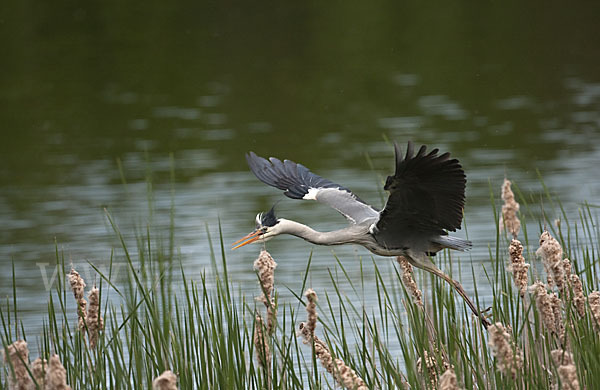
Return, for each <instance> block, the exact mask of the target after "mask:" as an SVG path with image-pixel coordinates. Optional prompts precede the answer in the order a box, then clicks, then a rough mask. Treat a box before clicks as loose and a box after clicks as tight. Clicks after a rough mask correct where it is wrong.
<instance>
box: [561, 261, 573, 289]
mask: <svg viewBox="0 0 600 390" xmlns="http://www.w3.org/2000/svg"><path fill="white" fill-rule="evenodd" d="M562 266H563V275H564V277H565V280H570V279H571V272H572V267H571V260H569V259H567V258H565V259H563V261H562ZM567 291H568V290H567Z"/></svg>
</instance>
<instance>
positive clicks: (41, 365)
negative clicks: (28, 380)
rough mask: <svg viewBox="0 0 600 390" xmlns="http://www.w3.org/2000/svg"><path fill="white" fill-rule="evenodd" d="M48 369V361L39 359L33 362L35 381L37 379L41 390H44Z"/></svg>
mask: <svg viewBox="0 0 600 390" xmlns="http://www.w3.org/2000/svg"><path fill="white" fill-rule="evenodd" d="M47 368H48V362H47V361H46V359H42V358H37V359H35V360H34V361H33V363H31V373H32V374H33V379H35V381H36V383H37V384H38V386H39V388H40V389H44V381H45V378H46V370H47Z"/></svg>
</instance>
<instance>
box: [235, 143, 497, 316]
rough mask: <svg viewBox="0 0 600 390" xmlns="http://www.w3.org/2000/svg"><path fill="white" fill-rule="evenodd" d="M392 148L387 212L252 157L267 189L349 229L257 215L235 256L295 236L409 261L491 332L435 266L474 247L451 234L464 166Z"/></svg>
mask: <svg viewBox="0 0 600 390" xmlns="http://www.w3.org/2000/svg"><path fill="white" fill-rule="evenodd" d="M394 149H395V154H396V161H395V163H396V164H395V168H396V171H395V173H394V175H392V176H388V178H387V180H386V182H385V186H384V189H385V190H387V191H389V197H388V200H387V203H386V205H385V207H384V208H383V210H377V209H376V208H375V207H373V206H371V205H369V204H367V203H365V202H364V201H362V200H361V199H360V198H359V197H358V196H356V195H355V194H354V193H353V192H352V191H350V190H349V189H348V188H346V187H343V186H341V185H339V184H336V183H334V182H332V181H330V180H327V179H325V178H322V177H320V176H318V175H316V174H314V173H312V172H311V171H310V170H309V169H308V168H306V167H305V166H304V165H302V164H298V163H295V162H293V161H290V160H284V161H281V160H279V159H277V158H274V157H271V158H269V159H268V160H267V159H265V158H262V157H259V156H257V155H256V154H255V153H254V152H250V153H248V154H247V155H246V160H247V161H248V165H249V166H250V169H251V170H252V172H253V173H254V174H255V175H256V177H257V178H258V179H259V180H261V181H262V182H263V183H265V184H268V185H270V186H272V187H275V188H278V189H280V190H283V191H284V194H285V195H286V196H288V197H289V198H292V199H306V200H315V201H318V202H321V203H324V204H326V205H328V206H330V207H332V208H334V209H335V210H337V211H338V212H339V213H341V214H342V215H343V216H344V217H346V219H347V220H348V222H349V226H348V227H346V228H343V229H339V230H334V231H330V232H319V231H316V230H314V229H312V228H311V227H309V226H306V225H304V224H301V223H299V222H295V221H291V220H288V219H284V218H277V217H276V215H275V210H274V208H272V209H271V210H270V211H269V212H267V213H260V214H258V215H257V216H256V229H255V230H254V231H253V232H252V233H250V234H248V235H247V236H245V237H243V238H242V239H240V240H238V241H236V242H235V243H234V244H233V245H234V248H233V249H237V248H239V247H242V246H244V245H247V244H250V243H253V242H257V241H258V242H265V241H267V240H269V239H271V238H273V237H275V236H277V235H280V234H291V235H293V236H297V237H300V238H303V239H304V240H306V241H309V242H311V243H313V244H317V245H342V244H358V245H362V246H364V247H365V248H367V249H368V250H369V251H371V252H372V253H374V254H376V255H380V256H404V257H405V258H406V259H407V260H408V261H409V262H410V263H411V264H412V265H413V266H415V267H417V268H421V269H424V270H425V271H428V272H431V273H433V274H435V275H437V276H438V277H440V278H442V279H444V280H445V281H447V282H448V283H449V284H450V285H451V286H452V287H453V288H454V289H456V291H457V292H458V293H459V294H460V295H461V296H462V297H463V298H464V300H465V301H466V302H467V304H468V306H469V307H470V309H471V310H472V311H473V313H474V314H475V315H477V316H478V317H479V318H480V319H481V323H482V324H483V326H484V327H485V328H487V327H488V326H489V322H488V321H487V319H486V318H485V317H484V316H483V315H482V313H481V312H480V311H479V309H478V308H477V307H476V306H475V304H474V303H473V301H471V299H470V298H469V296H468V295H467V293H466V292H465V290H464V289H463V287H462V286H461V284H460V283H459V282H457V281H456V280H454V279H452V278H451V277H450V276H448V275H446V274H445V273H443V272H442V271H441V270H440V269H439V268H438V267H437V266H436V265H435V264H434V263H433V261H432V260H431V259H430V256H434V255H435V254H436V253H437V252H439V251H440V250H443V249H445V248H448V249H454V250H459V251H465V250H467V249H469V248H470V247H471V242H470V241H467V240H464V239H462V238H458V237H453V236H450V235H448V231H456V230H457V229H460V226H461V222H462V218H463V208H464V204H465V187H466V176H465V173H464V171H463V169H462V166H461V165H460V163H459V162H458V160H456V159H451V158H450V153H443V154H438V152H439V150H438V149H433V150H431V151H430V152H427V147H426V146H425V145H423V146H421V147H420V148H419V150H418V151H417V153H416V154H415V149H414V146H413V143H412V142H410V141H409V142H408V146H407V150H406V154H405V155H404V157H403V156H402V153H401V150H400V147H399V146H398V144H396V143H395V144H394Z"/></svg>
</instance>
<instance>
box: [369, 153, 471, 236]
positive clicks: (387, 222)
mask: <svg viewBox="0 0 600 390" xmlns="http://www.w3.org/2000/svg"><path fill="white" fill-rule="evenodd" d="M394 147H395V151H396V172H395V173H394V176H388V178H387V181H386V183H385V186H384V189H385V190H388V191H389V192H390V196H389V198H388V201H387V204H386V205H385V208H384V209H383V210H382V211H381V215H380V218H379V221H378V222H377V225H376V231H377V239H378V240H379V241H380V242H383V243H386V244H387V245H393V244H394V243H396V242H400V240H402V238H403V236H404V237H406V236H410V237H423V238H425V237H428V236H431V235H445V234H447V233H446V230H450V231H455V230H456V229H460V224H461V222H462V217H463V208H464V204H465V187H466V183H467V180H466V177H465V173H464V171H463V169H462V167H461V165H460V163H459V162H458V160H456V159H451V158H450V153H444V154H441V155H438V149H433V150H432V151H431V152H429V153H427V147H426V146H425V145H423V146H421V148H420V149H419V151H418V152H417V154H416V155H415V154H414V148H413V144H412V143H411V142H410V141H409V142H408V148H407V151H406V155H405V156H404V158H402V154H401V151H400V148H399V147H398V145H397V144H394Z"/></svg>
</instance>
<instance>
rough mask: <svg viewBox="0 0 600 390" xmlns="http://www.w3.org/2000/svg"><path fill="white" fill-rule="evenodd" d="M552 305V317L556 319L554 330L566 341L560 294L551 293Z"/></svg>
mask: <svg viewBox="0 0 600 390" xmlns="http://www.w3.org/2000/svg"><path fill="white" fill-rule="evenodd" d="M548 295H549V296H550V303H551V304H552V316H553V317H554V329H555V331H556V334H557V335H558V336H559V337H560V339H561V340H565V325H564V323H563V319H562V301H561V300H560V298H559V297H558V294H556V293H551V294H548Z"/></svg>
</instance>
